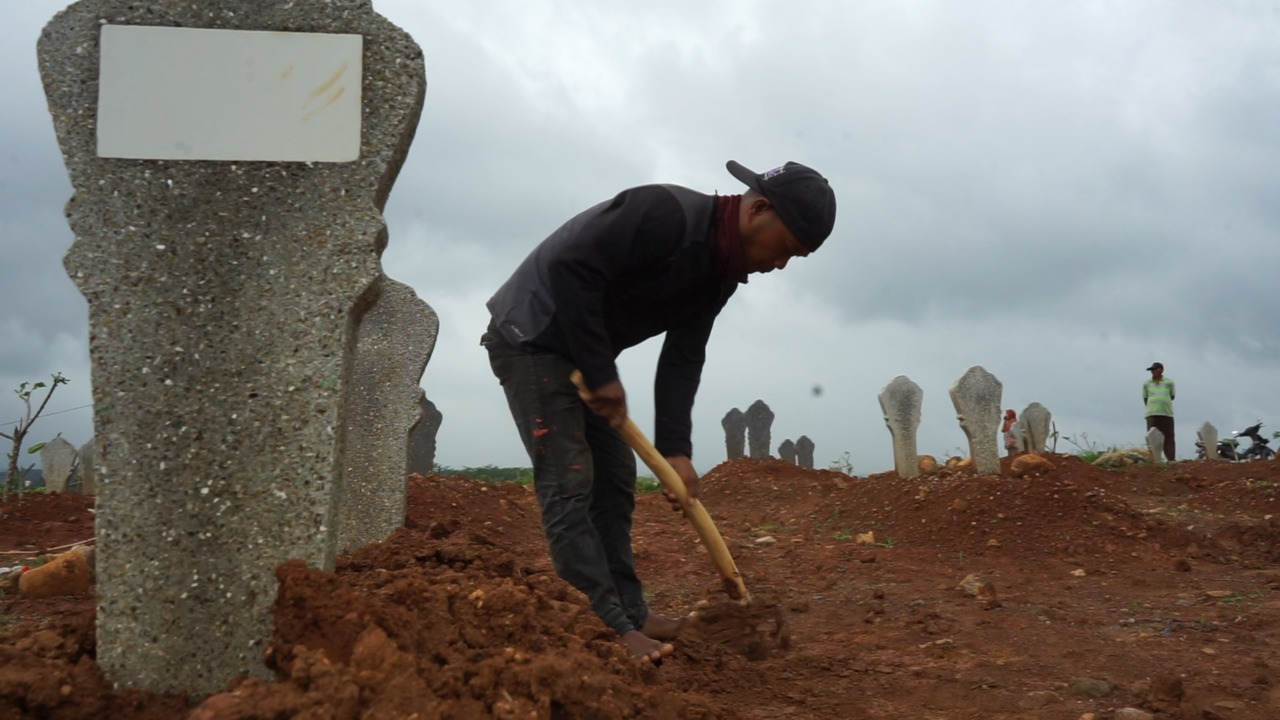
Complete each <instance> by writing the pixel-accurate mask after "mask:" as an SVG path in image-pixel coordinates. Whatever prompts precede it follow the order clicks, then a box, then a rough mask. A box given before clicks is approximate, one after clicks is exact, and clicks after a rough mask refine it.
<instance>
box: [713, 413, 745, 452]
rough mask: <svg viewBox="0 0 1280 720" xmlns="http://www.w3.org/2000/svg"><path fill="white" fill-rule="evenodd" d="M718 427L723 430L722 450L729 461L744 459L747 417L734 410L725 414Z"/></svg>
mask: <svg viewBox="0 0 1280 720" xmlns="http://www.w3.org/2000/svg"><path fill="white" fill-rule="evenodd" d="M720 427H722V428H724V449H725V454H726V455H727V457H728V458H729V459H730V460H737V459H738V458H742V457H746V455H747V416H746V414H745V413H743V412H742V411H741V410H739V409H738V408H734V409H732V410H730V411H729V412H727V413H725V416H724V419H722V420H721V421H720Z"/></svg>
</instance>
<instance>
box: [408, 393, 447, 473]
mask: <svg viewBox="0 0 1280 720" xmlns="http://www.w3.org/2000/svg"><path fill="white" fill-rule="evenodd" d="M418 407H419V409H421V411H422V420H420V421H419V422H418V424H417V425H414V426H413V430H411V431H409V472H410V473H417V474H418V475H430V474H431V473H433V472H435V469H436V435H437V434H438V433H439V432H440V425H441V423H443V422H444V415H443V414H442V413H441V412H440V410H439V409H437V408H436V405H435V403H433V402H431V401H430V400H428V399H427V395H426V393H420V394H419V397H418Z"/></svg>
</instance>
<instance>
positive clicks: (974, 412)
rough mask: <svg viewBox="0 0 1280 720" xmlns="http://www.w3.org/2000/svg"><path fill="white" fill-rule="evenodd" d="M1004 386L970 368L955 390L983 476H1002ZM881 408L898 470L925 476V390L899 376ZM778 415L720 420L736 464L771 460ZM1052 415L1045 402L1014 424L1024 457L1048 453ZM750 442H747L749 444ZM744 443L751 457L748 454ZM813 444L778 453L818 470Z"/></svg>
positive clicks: (757, 405)
mask: <svg viewBox="0 0 1280 720" xmlns="http://www.w3.org/2000/svg"><path fill="white" fill-rule="evenodd" d="M1002 393H1003V385H1002V384H1001V383H1000V381H999V380H997V379H996V377H995V376H994V375H992V374H991V373H989V372H987V371H986V370H985V369H983V368H982V367H980V366H976V365H975V366H974V367H971V368H969V370H968V371H966V372H965V374H964V375H963V376H961V377H960V379H959V380H957V381H956V383H955V385H954V386H952V388H951V402H952V404H954V405H955V408H956V416H957V418H958V419H959V420H960V428H961V429H962V430H963V431H964V433H965V436H966V437H967V438H968V440H969V456H970V457H972V458H973V461H974V467H975V468H977V470H978V472H982V473H999V472H1000V448H1001V445H1002V444H1001V443H1000V441H999V438H1000V425H1001V423H1002V422H1003V419H1002V410H1001V403H1000V401H1001V396H1002ZM879 400H880V409H881V410H882V411H883V412H884V421H885V425H886V426H888V428H889V434H890V436H891V437H892V439H893V464H894V470H895V471H896V472H897V473H898V475H900V476H901V477H915V476H916V475H918V474H920V469H919V459H920V458H919V453H918V451H917V445H916V432H917V430H918V429H919V427H920V410H921V407H922V405H923V401H924V391H922V390H921V389H920V386H919V385H917V384H916V383H914V382H912V380H911V379H910V378H908V377H907V376H905V375H899V376H898V377H896V378H894V379H893V381H892V382H890V383H889V384H888V385H887V386H886V387H885V388H884V390H882V391H881V392H880V396H879ZM773 419H774V414H773V411H772V410H770V409H769V406H768V405H766V404H765V403H764V401H763V400H756V401H755V402H754V403H752V404H751V405H750V406H749V407H748V408H747V411H746V412H745V413H744V412H742V411H741V410H739V409H738V408H733V409H732V410H730V411H729V412H728V413H727V414H726V415H725V416H724V418H723V419H722V420H721V421H720V425H721V426H722V427H723V428H724V431H725V450H726V452H727V455H728V458H729V459H730V460H736V459H738V458H742V457H751V458H753V459H763V458H767V457H769V456H770V455H769V445H770V441H771V427H772V424H773ZM1052 420H1053V415H1052V413H1050V412H1049V410H1048V409H1047V408H1045V407H1044V406H1043V405H1041V404H1040V403H1034V402H1033V403H1031V404H1030V405H1028V406H1027V407H1026V409H1024V410H1023V411H1022V416H1021V417H1020V418H1019V419H1018V421H1017V423H1016V424H1015V425H1014V429H1013V432H1014V436H1015V437H1016V438H1017V442H1018V450H1019V451H1020V452H1027V451H1034V452H1040V451H1043V450H1044V448H1045V446H1046V444H1047V443H1048V440H1049V429H1050V427H1051V423H1052ZM744 441H745V442H744ZM744 444H745V445H746V446H747V450H748V452H746V453H744ZM813 449H814V448H813V441H812V440H810V439H809V438H808V437H806V436H803V435H802V436H800V438H799V439H798V440H796V441H795V442H794V443H793V442H792V441H791V440H786V441H784V442H783V443H782V444H781V445H780V446H779V447H778V452H779V455H780V456H781V458H782V459H783V460H784V461H786V462H791V463H796V464H799V465H800V466H802V467H807V468H812V467H813Z"/></svg>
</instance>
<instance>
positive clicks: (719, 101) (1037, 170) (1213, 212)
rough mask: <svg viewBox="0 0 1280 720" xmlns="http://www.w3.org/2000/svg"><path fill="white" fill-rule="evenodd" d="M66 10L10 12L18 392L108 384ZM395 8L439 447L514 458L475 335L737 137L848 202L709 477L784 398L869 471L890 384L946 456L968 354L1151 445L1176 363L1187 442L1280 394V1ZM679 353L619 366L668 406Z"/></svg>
mask: <svg viewBox="0 0 1280 720" xmlns="http://www.w3.org/2000/svg"><path fill="white" fill-rule="evenodd" d="M63 4H64V3H63V2H61V0H57V1H55V0H37V1H36V2H30V3H21V4H19V5H18V7H17V8H15V9H12V10H10V11H9V13H8V16H7V19H8V20H9V22H7V24H6V26H5V28H4V29H3V30H0V33H3V34H4V36H5V38H6V40H7V42H5V43H0V62H3V63H4V65H3V67H5V68H6V73H7V76H6V78H5V80H6V81H7V82H6V88H7V92H11V94H10V95H9V96H8V97H9V98H10V99H11V100H12V101H11V102H7V103H6V104H5V106H4V107H3V108H0V252H3V258H4V261H3V262H2V263H0V287H3V289H4V297H5V298H6V301H7V302H8V304H9V311H8V313H7V314H6V316H5V321H4V322H3V323H0V327H3V328H4V329H5V332H6V336H5V337H6V339H8V338H15V339H16V340H17V342H14V343H0V383H3V384H7V385H8V386H12V385H13V384H16V382H18V381H20V379H31V378H34V377H41V376H43V375H44V374H47V372H48V371H51V370H53V369H65V368H75V371H76V372H77V373H80V374H83V376H84V377H83V378H77V380H84V381H87V374H88V370H87V361H88V360H87V351H86V349H85V348H86V342H85V338H86V334H87V333H86V325H85V315H86V307H85V303H84V300H83V299H82V298H81V297H80V295H79V293H78V292H77V291H76V290H75V287H74V285H73V284H72V283H71V282H70V280H69V279H68V278H67V277H66V274H65V272H64V271H63V269H62V267H61V258H62V255H63V254H64V253H65V252H66V249H67V248H68V246H69V245H70V242H71V237H70V232H69V231H68V230H67V228H66V224H65V221H64V220H63V218H62V206H63V204H64V203H65V202H66V200H67V199H68V197H69V195H70V187H69V184H68V183H67V180H66V174H65V171H63V169H62V167H61V162H60V157H59V151H58V148H57V145H56V142H55V141H54V138H53V132H52V129H51V127H50V124H49V121H48V115H47V112H46V110H45V106H44V98H43V94H42V92H41V90H40V87H39V79H38V77H37V75H36V72H35V52H34V43H35V38H36V37H37V36H38V33H39V29H40V27H41V26H42V25H43V23H44V22H45V21H46V20H47V19H48V17H50V16H52V14H53V13H54V12H55V11H56V10H58V9H60V8H61V7H62V6H63ZM375 5H376V7H377V8H378V10H379V11H381V12H382V13H383V14H385V15H386V16H388V17H389V18H390V19H391V20H392V21H394V22H397V23H398V24H400V25H401V26H403V27H405V28H406V29H407V30H409V31H410V32H411V33H412V34H413V35H414V37H415V38H416V39H417V40H418V42H419V43H420V44H421V45H422V47H423V50H424V53H425V55H426V62H427V73H428V79H429V87H428V91H427V98H426V105H425V108H424V112H423V118H422V123H421V125H420V127H419V129H418V133H417V139H416V142H415V144H414V147H413V149H412V151H411V152H410V155H409V158H408V160H407V162H406V164H405V166H404V169H403V171H402V173H401V176H400V179H399V181H398V183H397V185H396V187H395V189H394V190H393V192H392V195H391V198H390V201H389V203H388V207H387V213H386V214H387V223H388V227H389V230H390V234H391V241H390V245H389V247H388V249H387V251H386V254H385V255H384V258H383V260H384V265H385V267H386V268H387V272H388V274H390V275H392V276H393V277H396V278H397V279H399V280H401V281H403V282H407V283H409V284H411V285H413V286H414V288H415V289H416V290H417V292H418V294H419V295H420V296H421V297H423V298H424V299H425V300H427V301H428V302H429V303H431V304H432V305H433V306H434V307H435V308H436V309H437V311H438V312H440V314H441V327H442V330H441V337H440V341H439V343H438V345H437V350H436V354H435V357H434V358H433V360H432V363H431V366H430V367H429V368H428V370H427V374H426V376H425V377H424V379H423V385H424V387H426V388H427V390H428V393H429V395H431V397H432V399H433V400H434V401H435V402H436V403H437V405H438V406H440V408H441V410H442V411H443V412H444V414H445V424H444V426H443V427H442V429H441V437H440V450H439V457H440V460H441V461H442V462H445V463H448V464H453V465H462V464H484V463H488V462H494V463H498V464H515V463H521V462H523V459H522V457H521V450H520V447H519V444H518V442H517V441H516V438H515V435H514V432H512V431H511V430H510V421H509V419H508V418H507V417H506V415H505V408H504V405H503V401H502V398H501V392H500V391H499V390H498V388H497V385H496V383H495V382H494V381H493V379H492V378H491V377H489V375H488V369H487V367H486V366H485V363H484V357H483V353H481V352H480V351H479V349H478V348H477V347H475V337H476V336H477V335H478V333H479V327H481V326H482V325H483V323H484V320H485V318H484V310H483V303H484V300H485V299H486V298H487V297H488V295H489V294H490V293H491V292H492V291H493V290H494V289H495V288H496V287H497V285H498V284H499V283H501V282H502V280H503V279H505V277H506V275H507V274H508V273H509V272H510V271H511V269H513V268H514V267H515V265H516V264H517V263H518V262H519V260H520V259H521V258H522V257H523V256H524V254H525V253H526V252H527V251H528V250H529V249H530V248H531V247H532V245H533V244H534V243H536V242H537V241H538V240H539V239H541V238H542V237H543V236H545V235H546V234H547V233H548V232H550V231H551V230H552V229H553V228H555V227H556V226H557V225H558V224H559V223H560V222H562V221H563V220H565V219H566V218H568V217H569V216H570V215H572V214H574V213H576V212H577V211H579V210H581V209H582V208H584V207H586V206H588V205H590V204H593V203H595V202H597V201H599V200H601V199H603V198H605V197H608V196H610V195H612V194H614V193H616V192H617V191H618V190H620V189H622V188H624V187H628V186H631V185H637V184H642V183H646V182H675V183H679V184H684V185H688V186H690V187H694V188H698V189H701V190H705V191H719V192H739V191H740V187H739V186H738V185H737V183H736V181H734V180H732V178H730V177H729V176H728V175H727V174H726V173H725V171H724V168H723V164H724V161H725V160H727V159H730V158H733V159H737V160H740V161H742V162H743V163H745V164H747V165H748V166H751V167H755V168H757V169H764V168H767V167H771V166H773V165H775V164H778V163H781V162H783V161H786V160H798V161H801V162H805V163H809V164H811V165H813V166H815V167H817V168H818V169H819V170H821V171H822V172H823V173H824V174H826V175H827V176H828V177H829V178H830V179H831V182H832V184H833V186H834V187H835V188H836V190H837V193H838V195H839V203H840V217H839V220H838V222H837V226H836V232H835V235H834V236H833V237H832V238H831V239H830V241H829V242H828V243H827V245H826V246H824V247H823V248H822V249H821V250H820V251H819V252H818V253H816V254H815V255H814V256H813V257H812V258H809V259H806V260H802V261H797V262H795V263H793V264H792V266H791V267H789V268H788V269H787V270H786V271H785V272H782V273H777V274H775V275H773V276H770V277H767V278H759V279H753V280H752V282H751V284H750V285H748V286H747V287H745V288H743V289H742V291H741V292H740V293H739V296H738V297H736V298H735V299H734V301H733V302H732V303H731V304H730V306H729V308H727V309H726V311H725V314H724V316H723V318H722V320H721V322H720V324H719V326H718V327H717V330H716V333H715V335H714V338H713V347H712V348H710V355H709V364H708V369H707V374H706V379H705V381H704V388H703V392H702V394H701V396H700V397H699V400H698V405H697V408H696V413H697V415H696V417H695V423H696V425H697V429H696V433H697V435H696V437H695V442H696V444H697V446H698V448H699V450H698V454H699V458H700V460H699V466H700V467H703V468H706V467H709V466H710V464H711V463H713V462H715V461H716V460H717V459H718V458H720V457H722V453H723V445H722V438H721V437H720V430H719V419H720V417H721V416H723V414H724V412H725V411H727V410H728V409H729V407H732V406H734V405H737V406H739V407H745V405H746V404H749V403H750V402H751V401H752V400H754V399H756V398H757V397H759V398H763V399H765V400H766V401H767V402H770V404H771V405H773V406H774V409H775V411H776V412H777V414H778V420H777V421H776V424H775V438H776V439H777V440H779V441H780V440H781V439H782V438H784V437H794V436H796V435H798V434H800V433H802V432H803V433H806V434H809V435H810V437H812V438H814V439H815V441H817V443H818V459H819V462H820V464H826V463H827V462H830V461H831V460H834V459H835V458H836V457H838V456H839V454H840V453H841V452H843V451H845V450H848V451H850V452H851V453H852V454H853V461H854V465H855V467H856V468H857V469H858V470H859V471H860V472H872V471H877V470H882V469H885V468H886V467H887V466H888V464H889V462H890V456H889V452H888V433H887V432H886V431H885V429H884V425H883V419H882V418H881V417H880V416H879V408H878V405H877V403H876V399H875V398H876V394H877V393H878V392H879V390H880V388H882V387H883V386H884V385H885V384H886V383H888V382H889V381H890V380H892V378H893V377H894V376H895V375H898V374H907V375H909V376H911V377H912V378H913V379H915V380H916V381H917V382H919V383H920V384H921V385H922V387H925V390H926V421H925V424H924V425H923V426H922V428H921V434H922V437H921V448H922V450H923V451H926V452H933V453H944V452H947V451H949V450H950V449H952V448H955V447H959V446H962V445H963V442H964V441H963V436H962V435H961V434H960V432H959V430H958V428H957V427H956V425H955V422H954V411H953V409H951V408H950V402H949V400H948V399H947V397H946V391H947V389H948V388H949V387H950V384H951V383H952V382H954V381H955V379H956V378H958V377H960V375H961V374H962V373H963V372H964V370H965V369H966V368H967V367H969V366H970V365H974V364H981V365H984V366H986V367H987V368H988V369H989V370H991V371H992V372H994V373H995V374H996V375H997V376H998V377H1000V378H1001V379H1002V380H1003V381H1004V383H1005V392H1006V403H1007V404H1008V405H1009V406H1011V407H1018V408H1021V407H1023V406H1025V405H1026V404H1027V403H1029V402H1031V401H1033V400H1038V401H1040V402H1043V403H1044V404H1045V405H1047V406H1049V407H1050V409H1051V410H1053V411H1054V413H1055V417H1056V418H1057V419H1058V423H1059V428H1060V429H1061V430H1062V431H1063V432H1064V433H1067V434H1071V435H1072V436H1073V437H1076V438H1079V437H1080V433H1082V432H1088V433H1089V436H1090V437H1091V438H1093V439H1094V440H1095V441H1100V442H1104V443H1133V442H1136V441H1137V440H1138V439H1139V438H1140V437H1141V432H1142V423H1141V415H1140V408H1139V406H1138V403H1137V398H1138V388H1139V386H1140V384H1141V381H1142V380H1143V379H1144V378H1145V373H1143V372H1142V368H1144V367H1146V365H1147V364H1148V363H1149V362H1150V361H1151V360H1154V359H1161V360H1163V361H1164V362H1165V363H1166V364H1167V365H1168V366H1169V372H1170V375H1171V376H1173V377H1175V378H1177V380H1178V382H1179V384H1180V388H1181V390H1180V394H1179V401H1178V402H1179V413H1180V420H1179V422H1180V425H1179V427H1180V434H1181V435H1183V443H1182V444H1183V446H1184V448H1187V452H1189V448H1190V446H1191V438H1192V437H1193V434H1192V433H1193V428H1194V426H1196V425H1198V424H1199V422H1201V421H1203V420H1205V419H1212V420H1213V421H1214V422H1215V423H1217V424H1218V425H1219V427H1220V428H1223V429H1226V428H1232V427H1234V426H1237V425H1240V424H1244V423H1246V422H1251V421H1252V420H1253V418H1254V417H1256V416H1257V415H1259V414H1261V415H1264V416H1265V414H1266V413H1268V412H1271V411H1273V410H1275V408H1274V407H1268V406H1267V403H1268V402H1269V398H1274V397H1278V396H1280V379H1278V378H1280V373H1277V372H1276V371H1277V364H1278V361H1277V358H1278V357H1280V319H1277V317H1278V316H1277V315H1276V314H1275V313H1274V312H1273V311H1272V310H1271V308H1273V307H1275V305H1276V302H1275V300H1276V292H1275V290H1274V288H1275V282H1274V281H1273V280H1272V275H1273V274H1274V272H1275V268H1276V267H1280V262H1278V261H1280V248H1277V246H1276V245H1275V243H1274V238H1275V237H1276V236H1277V235H1278V232H1277V231H1280V209H1278V208H1280V203H1277V202H1276V200H1277V194H1278V193H1280V179H1278V176H1277V175H1276V173H1275V171H1274V168H1275V167H1276V166H1277V165H1278V164H1280V157H1278V155H1280V127H1277V125H1276V124H1275V123H1274V122H1273V120H1272V119H1273V118H1275V117H1277V116H1278V115H1280V92H1277V90H1278V89H1280V88H1277V85H1278V84H1280V76H1277V75H1276V74H1275V72H1274V68H1275V67H1277V66H1280V46H1277V45H1276V44H1275V43H1274V42H1273V40H1272V39H1273V38H1274V37H1276V36H1277V35H1280V15H1277V14H1276V13H1274V12H1272V11H1271V10H1270V9H1269V8H1267V7H1264V6H1260V5H1257V4H1254V3H1246V2H1233V3H1215V4H1212V5H1205V6H1196V5H1193V4H1186V3H1183V4H1177V5H1174V6H1170V5H1169V4H1167V3H1163V2H1158V1H1157V0H1136V1H1135V2H1127V3H1123V4H1116V3H1065V2H1060V3H1035V4H1031V3H1027V4H1019V5H1010V4H1008V3H996V2H966V3H948V2H931V1H928V0H919V1H917V2H910V3H843V2H835V1H832V2H814V3H809V4H806V7H805V12H798V11H797V10H796V8H794V7H792V6H786V5H784V4H778V3H766V2H763V1H760V2H727V1H725V2H720V1H715V2H706V3H696V4H692V5H691V4H689V3H678V2H676V1H675V0H661V1H660V2H655V3H647V4H645V5H644V6H643V7H635V8H631V7H615V6H612V5H598V4H597V5H590V4H588V5H578V6H573V5H569V4H556V5H537V4H533V5H531V4H528V3H520V2H515V1H514V0H511V1H507V2H502V1H499V2H493V3H446V4H444V5H438V4H432V5H424V4H422V3H416V2H409V1H408V0H378V2H376V3H375ZM9 88H11V90H9ZM655 353H656V348H653V347H648V346H644V347H642V348H639V349H637V350H635V351H632V352H630V353H628V354H627V355H625V356H624V359H623V371H624V377H625V378H626V379H627V382H628V387H629V389H630V392H631V394H632V396H633V397H634V398H637V400H633V409H634V411H635V412H636V414H637V419H638V420H639V421H641V422H642V426H643V427H646V428H651V423H652V418H651V416H650V415H649V414H648V413H649V412H650V409H649V408H648V407H647V405H648V404H649V403H648V398H649V394H650V393H649V391H648V389H647V387H646V386H647V384H648V383H649V382H650V381H651V379H652V375H651V373H652V367H651V366H652V361H653V357H654V355H655ZM51 365H52V366H53V367H50V366H51ZM815 383H817V384H821V385H823V387H824V388H825V389H826V392H824V394H823V395H822V397H821V398H815V397H813V396H812V394H811V393H809V388H810V387H811V386H812V385H813V384H815ZM86 387H87V382H83V383H78V384H77V385H75V386H72V388H68V390H69V392H68V395H67V397H66V400H67V401H68V402H73V401H74V400H75V395H74V392H84V393H85V395H84V397H87V390H85V388H86ZM3 390H4V388H3V387H0V394H3ZM60 392H61V391H60ZM4 402H5V401H3V400H0V417H3V416H5V415H7V414H10V413H9V411H10V410H11V409H12V408H11V404H4ZM68 416H70V417H68ZM68 416H57V417H58V418H60V419H62V420H72V418H74V417H75V416H76V413H69V414H68ZM72 422H73V423H74V422H76V421H73V420H72ZM79 422H81V425H80V427H81V428H82V430H81V432H86V433H87V424H86V423H84V422H83V421H79ZM1276 423H1277V427H1280V418H1277V419H1276ZM51 424H52V423H51ZM1060 447H1061V444H1060Z"/></svg>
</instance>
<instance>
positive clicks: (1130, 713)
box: [1111, 707, 1156, 720]
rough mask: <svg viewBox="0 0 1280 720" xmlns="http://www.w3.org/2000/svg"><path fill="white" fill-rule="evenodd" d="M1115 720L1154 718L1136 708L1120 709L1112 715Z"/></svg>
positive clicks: (1146, 719) (1147, 719) (1152, 719)
mask: <svg viewBox="0 0 1280 720" xmlns="http://www.w3.org/2000/svg"><path fill="white" fill-rule="evenodd" d="M1111 717H1113V718H1114V719H1115V720H1155V718H1156V716H1155V715H1152V714H1151V713H1149V712H1147V711H1146V710H1139V709H1138V708H1131V707H1127V708H1120V709H1119V710H1117V711H1116V713H1115V715H1112V716H1111Z"/></svg>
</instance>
